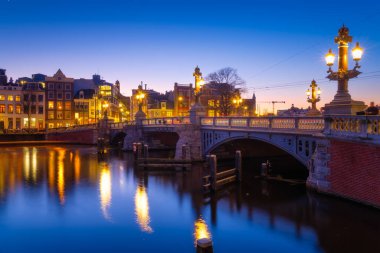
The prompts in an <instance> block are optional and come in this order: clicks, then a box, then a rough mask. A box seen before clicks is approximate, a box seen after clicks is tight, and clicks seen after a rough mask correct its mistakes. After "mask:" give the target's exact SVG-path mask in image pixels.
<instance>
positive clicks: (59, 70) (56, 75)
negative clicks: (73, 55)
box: [54, 69, 66, 78]
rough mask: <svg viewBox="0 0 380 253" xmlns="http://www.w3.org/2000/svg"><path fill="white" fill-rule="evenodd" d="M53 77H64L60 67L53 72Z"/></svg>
mask: <svg viewBox="0 0 380 253" xmlns="http://www.w3.org/2000/svg"><path fill="white" fill-rule="evenodd" d="M54 77H62V78H66V76H65V74H63V72H62V70H61V69H58V71H57V73H55V74H54Z"/></svg>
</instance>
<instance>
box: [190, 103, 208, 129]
mask: <svg viewBox="0 0 380 253" xmlns="http://www.w3.org/2000/svg"><path fill="white" fill-rule="evenodd" d="M206 115H207V113H206V108H205V107H204V106H202V105H201V104H195V105H193V106H192V107H191V109H190V122H191V124H193V125H198V126H200V125H201V117H206Z"/></svg>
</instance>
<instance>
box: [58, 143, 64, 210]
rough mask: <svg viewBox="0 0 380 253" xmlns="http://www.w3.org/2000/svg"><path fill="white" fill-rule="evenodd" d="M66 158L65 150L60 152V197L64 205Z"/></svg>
mask: <svg viewBox="0 0 380 253" xmlns="http://www.w3.org/2000/svg"><path fill="white" fill-rule="evenodd" d="M64 158H65V150H64V149H59V150H58V197H59V202H61V204H62V205H63V204H64V203H65V165H64V163H63V159H64Z"/></svg>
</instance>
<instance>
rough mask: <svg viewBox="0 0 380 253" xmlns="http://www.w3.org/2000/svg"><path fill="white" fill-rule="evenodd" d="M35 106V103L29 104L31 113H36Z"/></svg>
mask: <svg viewBox="0 0 380 253" xmlns="http://www.w3.org/2000/svg"><path fill="white" fill-rule="evenodd" d="M36 109H37V108H36V106H35V105H32V106H31V114H36V112H37V110H36Z"/></svg>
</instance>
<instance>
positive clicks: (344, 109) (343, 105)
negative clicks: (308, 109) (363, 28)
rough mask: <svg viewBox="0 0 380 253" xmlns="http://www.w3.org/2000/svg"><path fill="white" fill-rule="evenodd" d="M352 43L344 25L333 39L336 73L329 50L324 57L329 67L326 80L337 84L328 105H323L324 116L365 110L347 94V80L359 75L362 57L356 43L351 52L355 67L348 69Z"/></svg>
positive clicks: (362, 105) (333, 58) (333, 59)
mask: <svg viewBox="0 0 380 253" xmlns="http://www.w3.org/2000/svg"><path fill="white" fill-rule="evenodd" d="M350 42H352V36H350V35H349V29H348V28H347V27H345V26H344V25H343V26H342V27H341V28H340V29H339V31H338V36H337V37H335V43H336V44H338V48H339V55H338V71H333V70H332V68H331V67H332V66H333V65H334V61H335V54H334V53H333V52H332V50H331V49H330V50H329V51H328V53H327V54H326V55H325V60H326V64H327V66H328V67H329V69H328V70H327V73H329V75H328V76H327V78H328V79H330V80H331V81H337V82H338V90H337V93H336V95H335V96H334V99H333V101H331V103H330V104H326V105H325V113H326V114H354V113H355V112H357V111H362V110H363V109H364V108H365V105H364V102H361V101H354V100H352V99H351V95H350V94H349V92H348V80H349V79H351V78H355V77H357V76H358V75H360V74H361V72H360V71H358V69H359V68H360V65H359V61H360V59H361V58H362V55H363V49H362V48H361V47H360V46H359V43H356V46H355V47H354V48H353V50H352V56H353V60H354V61H355V62H356V63H355V67H354V68H353V69H351V70H349V69H348V58H349V57H348V47H349V43H350Z"/></svg>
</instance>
